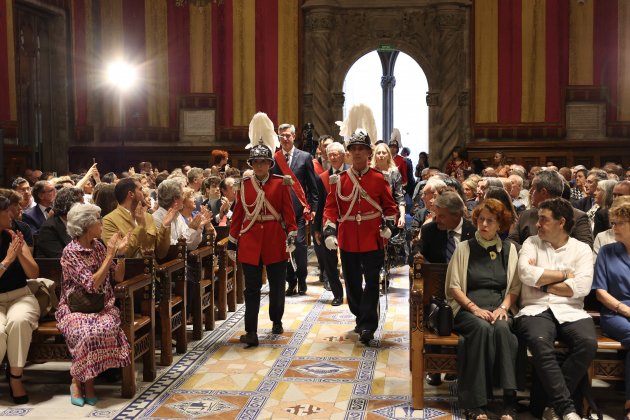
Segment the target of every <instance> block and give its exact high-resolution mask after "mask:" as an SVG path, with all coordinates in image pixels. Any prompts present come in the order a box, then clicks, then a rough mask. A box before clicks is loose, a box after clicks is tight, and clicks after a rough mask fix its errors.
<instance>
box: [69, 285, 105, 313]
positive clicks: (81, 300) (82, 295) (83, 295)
mask: <svg viewBox="0 0 630 420" xmlns="http://www.w3.org/2000/svg"><path fill="white" fill-rule="evenodd" d="M68 307H69V308H70V311H71V312H81V313H83V314H95V313H98V312H100V311H102V310H103V308H104V307H105V294H103V293H89V292H87V291H86V290H85V289H82V288H80V289H77V290H75V291H74V292H72V293H70V295H69V296H68Z"/></svg>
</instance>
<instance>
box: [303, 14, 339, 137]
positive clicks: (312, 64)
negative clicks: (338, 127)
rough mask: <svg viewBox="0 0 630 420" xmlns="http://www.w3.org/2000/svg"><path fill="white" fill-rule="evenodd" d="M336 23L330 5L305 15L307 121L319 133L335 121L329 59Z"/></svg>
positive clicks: (305, 114)
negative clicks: (332, 108) (332, 34)
mask: <svg viewBox="0 0 630 420" xmlns="http://www.w3.org/2000/svg"><path fill="white" fill-rule="evenodd" d="M333 27H334V16H333V14H332V11H331V9H328V8H322V9H316V10H311V11H309V13H308V14H307V16H306V24H305V30H306V34H305V38H306V39H305V46H306V48H305V50H306V51H308V54H306V55H305V57H304V60H305V62H304V78H305V80H304V82H305V83H304V87H305V92H304V97H305V101H304V121H310V122H312V123H313V124H314V125H315V130H314V131H315V134H316V135H317V136H319V135H321V134H323V133H326V132H327V131H328V130H327V127H330V124H331V123H334V120H333V115H332V112H331V105H332V102H333V98H332V93H331V87H330V71H331V69H330V59H329V56H330V54H331V42H330V39H331V32H332V30H333ZM306 99H308V101H307V100H306ZM331 134H332V133H331Z"/></svg>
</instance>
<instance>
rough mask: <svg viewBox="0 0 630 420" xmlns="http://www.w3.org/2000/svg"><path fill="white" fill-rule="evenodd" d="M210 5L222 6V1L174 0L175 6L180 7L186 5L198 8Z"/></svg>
mask: <svg viewBox="0 0 630 420" xmlns="http://www.w3.org/2000/svg"><path fill="white" fill-rule="evenodd" d="M211 3H217V4H223V0H175V6H177V7H182V6H185V5H187V4H190V5H192V6H197V7H198V8H202V7H206V6H209V5H210V4H211Z"/></svg>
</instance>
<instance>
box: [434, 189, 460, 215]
mask: <svg viewBox="0 0 630 420" xmlns="http://www.w3.org/2000/svg"><path fill="white" fill-rule="evenodd" d="M435 207H439V208H441V209H446V210H448V212H449V213H450V214H460V215H462V216H463V215H464V213H465V212H466V205H465V204H464V201H463V200H462V198H461V197H460V196H459V194H457V193H456V192H454V191H444V192H443V193H442V194H440V195H438V197H437V198H436V199H435Z"/></svg>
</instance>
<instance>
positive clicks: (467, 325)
mask: <svg viewBox="0 0 630 420" xmlns="http://www.w3.org/2000/svg"><path fill="white" fill-rule="evenodd" d="M491 190H492V189H491ZM501 191H503V190H501ZM508 203H509V201H508ZM513 217H514V211H513V210H510V209H506V208H505V206H504V205H503V204H502V203H501V201H499V200H496V199H494V198H486V199H485V200H484V201H482V202H481V203H479V205H478V206H477V207H475V210H474V211H473V215H472V221H473V224H474V225H476V226H477V232H476V233H475V237H474V238H472V239H469V240H466V241H462V242H460V243H459V245H458V246H457V247H456V249H455V252H454V253H453V257H452V259H451V261H450V263H449V265H448V271H447V273H446V278H447V283H446V297H447V301H448V303H449V305H451V307H452V308H453V314H454V315H455V325H454V328H455V331H456V332H457V333H458V334H459V335H460V336H461V337H463V338H464V340H460V342H459V347H458V350H457V359H458V363H457V368H458V369H457V378H458V379H457V381H458V388H457V389H458V399H459V405H460V406H461V407H462V408H464V409H466V410H467V411H468V416H469V417H468V418H472V419H475V420H477V419H487V418H488V416H487V414H486V405H487V403H488V400H489V399H492V388H493V386H495V387H500V388H502V389H503V400H504V407H503V411H502V412H503V416H501V420H513V419H514V418H516V410H515V404H516V389H517V384H516V355H517V351H518V339H517V338H516V335H514V333H513V332H512V322H513V314H515V313H516V312H518V309H517V307H516V303H517V299H518V295H519V293H520V289H521V283H520V281H519V279H518V272H517V262H518V252H517V250H516V246H515V245H514V244H513V243H511V242H510V241H507V240H502V239H501V238H500V236H499V234H500V233H501V232H504V233H507V231H508V230H509V228H510V225H511V224H512V220H513ZM494 378H497V379H498V381H497V380H495V379H494Z"/></svg>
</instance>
